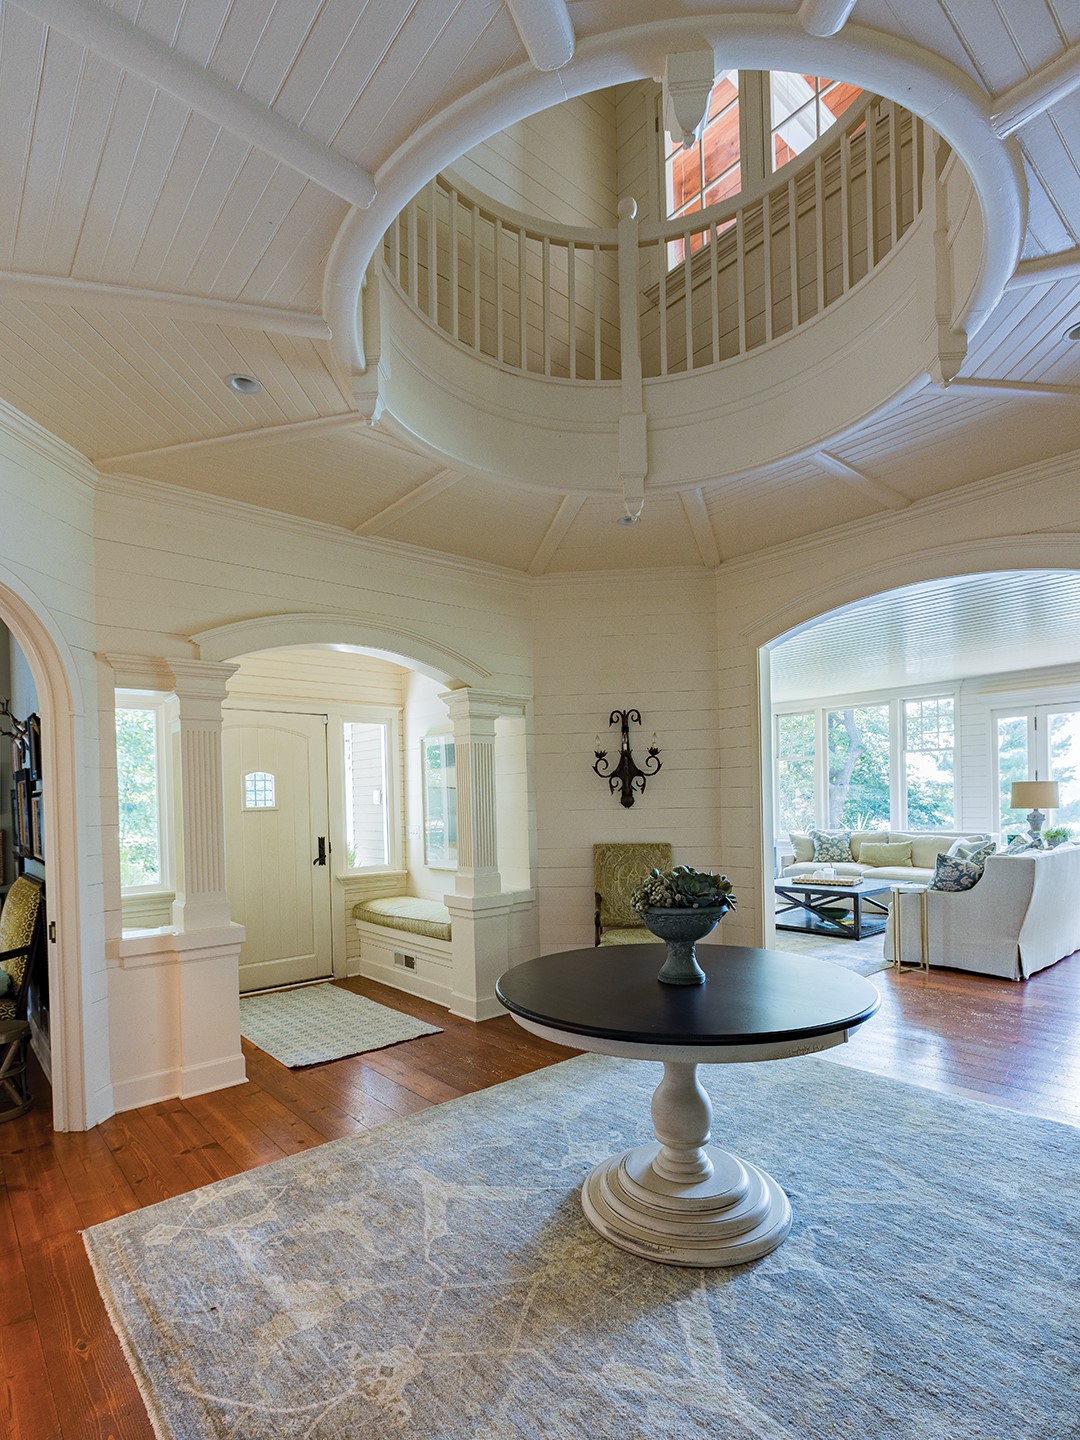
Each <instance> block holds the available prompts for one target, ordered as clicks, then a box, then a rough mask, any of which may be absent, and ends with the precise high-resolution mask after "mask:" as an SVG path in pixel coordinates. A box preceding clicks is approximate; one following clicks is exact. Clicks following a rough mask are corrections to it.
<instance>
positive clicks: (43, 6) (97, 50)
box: [13, 0, 375, 209]
mask: <svg viewBox="0 0 1080 1440" xmlns="http://www.w3.org/2000/svg"><path fill="white" fill-rule="evenodd" d="M13 3H14V4H16V5H17V6H18V8H19V9H20V10H24V11H26V13H27V14H28V15H33V16H35V17H36V18H37V19H38V20H41V21H42V22H43V23H44V24H45V25H48V26H49V28H50V29H52V30H56V31H59V32H60V34H62V35H66V36H68V38H69V39H71V40H74V41H75V42H76V43H77V44H79V45H82V46H84V47H85V49H87V50H90V51H92V52H93V53H94V54H95V55H100V56H102V57H103V58H104V59H105V60H108V61H111V62H112V64H114V65H118V66H120V68H121V69H123V70H126V71H128V72H130V73H131V74H132V75H138V76H139V77H140V78H141V79H143V80H146V81H147V82H148V83H149V84H151V85H154V86H156V87H157V88H158V89H159V90H164V91H165V93H166V94H168V95H172V96H173V97H174V98H175V99H177V100H179V101H181V102H182V103H183V104H184V105H188V106H190V107H191V109H192V110H195V111H197V113H198V114H200V115H203V116H205V117H206V119H208V120H212V121H213V122H214V124H215V125H220V126H221V128H222V129H223V130H227V131H228V132H229V133H230V134H231V135H236V136H238V137H239V138H240V139H241V140H245V141H246V142H247V143H248V144H249V145H253V146H254V147H255V148H256V149H257V150H262V151H264V152H265V153H266V154H267V155H270V156H272V157H273V158H274V159H275V160H280V161H281V163H282V164H283V165H288V166H290V167H291V168H292V169H293V170H296V171H298V172H299V173H300V174H301V175H306V176H307V178H308V179H309V180H314V181H315V182H316V184H318V185H322V186H323V187H324V188H325V189H326V190H329V191H330V192H331V193H332V194H334V195H339V196H340V197H341V198H342V200H347V201H348V202H349V204H350V205H356V206H359V207H360V208H361V209H366V208H367V207H368V206H369V205H370V204H371V202H372V201H373V200H374V199H375V181H374V180H373V178H372V177H371V175H370V174H369V173H368V172H367V171H366V170H361V169H360V167H359V166H357V165H354V164H353V163H352V162H351V161H350V160H346V158H345V157H344V155H339V154H337V153H336V152H335V151H333V150H331V149H329V147H328V146H326V145H324V144H323V143H322V142H321V141H320V140H317V139H315V137H314V136H312V135H309V134H307V133H306V132H305V131H303V130H301V129H300V127H299V126H297V125H294V124H293V123H292V122H291V121H290V120H286V119H285V117H284V116H283V115H279V114H277V112H276V111H274V110H270V109H267V107H266V106H265V105H263V104H262V103H261V102H260V101H258V100H256V99H255V98H254V96H252V95H245V94H244V92H243V91H242V90H237V89H236V87H235V86H234V85H230V84H229V82H228V81H227V80H223V79H222V78H221V77H220V76H219V75H215V74H214V73H213V71H211V70H207V69H205V68H204V67H203V66H202V65H198V64H196V62H195V61H194V60H189V59H188V58H187V56H186V55H182V54H181V53H180V52H179V51H178V50H175V49H173V48H172V47H171V46H170V45H166V44H164V43H163V42H162V41H160V40H155V39H154V37H153V36H152V35H151V34H150V33H149V32H148V31H146V30H144V29H143V28H142V27H141V26H139V25H133V24H132V23H131V22H130V21H129V20H125V19H124V18H123V16H122V15H120V14H119V13H118V12H117V11H115V10H110V9H109V8H108V7H107V6H105V5H101V4H98V3H97V0H13Z"/></svg>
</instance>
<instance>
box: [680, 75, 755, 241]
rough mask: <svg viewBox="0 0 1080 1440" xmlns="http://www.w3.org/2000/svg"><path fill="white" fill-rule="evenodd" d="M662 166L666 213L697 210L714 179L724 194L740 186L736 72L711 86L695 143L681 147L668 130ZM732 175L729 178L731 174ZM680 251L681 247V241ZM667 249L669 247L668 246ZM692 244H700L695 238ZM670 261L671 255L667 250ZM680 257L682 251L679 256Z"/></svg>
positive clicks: (724, 76) (714, 183)
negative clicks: (687, 147) (704, 121)
mask: <svg viewBox="0 0 1080 1440" xmlns="http://www.w3.org/2000/svg"><path fill="white" fill-rule="evenodd" d="M664 155H665V170H666V177H667V213H668V215H669V216H676V215H680V214H683V213H685V212H688V211H693V210H700V209H701V208H702V205H703V203H708V204H712V203H714V202H713V200H711V199H710V200H709V201H704V200H703V195H704V192H705V190H706V189H708V188H709V187H715V186H716V185H717V183H720V184H723V185H724V186H730V188H725V190H724V195H725V196H726V195H729V194H734V193H735V192H736V191H737V190H738V188H739V178H738V177H739V171H738V166H739V90H738V72H737V71H735V70H732V71H729V72H728V73H727V74H726V75H723V76H721V77H720V78H719V79H718V80H717V82H716V84H715V85H714V86H713V92H712V96H711V98H710V101H709V118H708V120H707V122H706V124H705V128H704V129H703V131H702V133H701V138H700V140H699V141H698V143H697V144H696V145H694V146H692V147H691V149H689V150H684V149H682V147H681V145H680V144H679V142H678V141H677V140H675V139H673V138H672V136H671V135H670V134H667V135H666V136H665V151H664ZM732 176H733V177H734V179H733V180H732V178H731V177H732ZM679 243H680V251H681V242H679ZM668 248H669V251H670V250H671V247H670V246H669V247H668ZM692 248H693V249H694V250H698V249H700V248H701V242H700V241H699V240H695V241H694V243H693V245H692ZM668 258H669V263H670V261H671V258H672V257H671V255H670V254H669V257H668ZM679 258H681V254H680V257H679Z"/></svg>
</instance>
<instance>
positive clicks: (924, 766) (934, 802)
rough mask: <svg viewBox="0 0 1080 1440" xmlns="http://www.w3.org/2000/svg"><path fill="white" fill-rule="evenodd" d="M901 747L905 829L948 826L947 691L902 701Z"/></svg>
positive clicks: (951, 803) (951, 782)
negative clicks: (905, 803)
mask: <svg viewBox="0 0 1080 1440" xmlns="http://www.w3.org/2000/svg"><path fill="white" fill-rule="evenodd" d="M904 751H905V753H904V780H905V785H906V788H907V825H908V829H909V830H940V829H943V828H945V827H948V826H951V825H952V824H954V822H955V814H956V774H955V770H956V748H955V740H954V731H953V700H952V696H951V695H942V696H938V697H936V698H934V699H927V700H905V701H904Z"/></svg>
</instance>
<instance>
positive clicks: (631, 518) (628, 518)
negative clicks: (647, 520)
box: [615, 515, 641, 525]
mask: <svg viewBox="0 0 1080 1440" xmlns="http://www.w3.org/2000/svg"><path fill="white" fill-rule="evenodd" d="M640 519H641V516H640V515H620V516H619V518H618V519H617V520H616V521H615V524H616V525H636V524H637V523H638V521H639V520H640Z"/></svg>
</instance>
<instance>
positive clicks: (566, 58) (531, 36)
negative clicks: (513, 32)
mask: <svg viewBox="0 0 1080 1440" xmlns="http://www.w3.org/2000/svg"><path fill="white" fill-rule="evenodd" d="M506 8H507V9H508V10H509V11H510V14H511V16H512V18H513V21H514V24H515V25H516V26H517V32H518V34H519V35H520V36H521V43H522V44H523V45H524V46H525V49H526V50H527V51H528V53H529V59H530V60H531V61H532V63H533V64H534V65H535V66H536V68H537V70H561V69H562V67H563V66H564V65H567V64H569V63H570V61H571V60H572V59H573V58H574V45H575V43H576V42H575V37H574V25H573V21H572V20H571V19H570V12H569V10H568V9H567V8H566V0H506Z"/></svg>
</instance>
